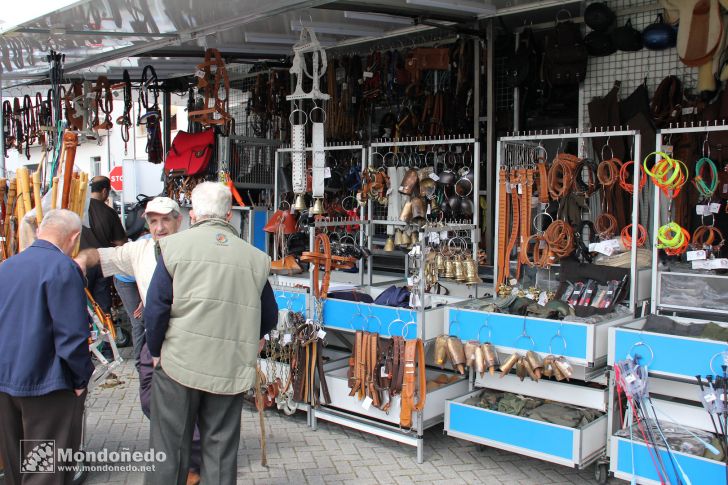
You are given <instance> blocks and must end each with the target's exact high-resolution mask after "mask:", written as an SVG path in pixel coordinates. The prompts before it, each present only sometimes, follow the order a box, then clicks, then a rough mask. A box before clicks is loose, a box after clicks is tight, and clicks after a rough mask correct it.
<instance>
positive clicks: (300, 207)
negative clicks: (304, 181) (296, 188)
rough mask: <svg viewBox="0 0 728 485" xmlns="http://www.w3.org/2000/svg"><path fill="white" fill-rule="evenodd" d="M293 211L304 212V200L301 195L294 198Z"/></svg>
mask: <svg viewBox="0 0 728 485" xmlns="http://www.w3.org/2000/svg"><path fill="white" fill-rule="evenodd" d="M293 210H294V211H299V212H300V211H305V210H306V199H304V198H303V194H298V195H297V196H296V201H295V202H294V203H293Z"/></svg>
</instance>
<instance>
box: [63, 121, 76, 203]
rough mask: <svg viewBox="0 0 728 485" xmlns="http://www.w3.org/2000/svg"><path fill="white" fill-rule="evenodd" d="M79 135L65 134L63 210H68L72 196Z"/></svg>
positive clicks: (67, 131) (68, 132) (70, 132)
mask: <svg viewBox="0 0 728 485" xmlns="http://www.w3.org/2000/svg"><path fill="white" fill-rule="evenodd" d="M77 145H78V135H77V134H76V133H74V132H72V131H69V130H66V132H65V133H63V148H64V152H65V154H66V160H65V163H64V165H63V193H62V194H61V209H68V201H69V198H70V195H71V179H72V178H73V162H74V160H75V159H76V146H77Z"/></svg>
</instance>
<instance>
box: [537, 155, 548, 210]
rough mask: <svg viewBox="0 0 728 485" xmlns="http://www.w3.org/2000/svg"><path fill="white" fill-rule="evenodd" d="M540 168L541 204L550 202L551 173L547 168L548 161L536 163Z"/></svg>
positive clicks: (538, 168)
mask: <svg viewBox="0 0 728 485" xmlns="http://www.w3.org/2000/svg"><path fill="white" fill-rule="evenodd" d="M536 169H537V170H538V201H539V202H540V203H541V204H548V203H549V175H548V170H547V169H546V162H538V163H537V164H536Z"/></svg>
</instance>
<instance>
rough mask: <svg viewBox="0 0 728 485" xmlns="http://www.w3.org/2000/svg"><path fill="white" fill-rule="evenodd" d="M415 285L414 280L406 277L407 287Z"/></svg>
mask: <svg viewBox="0 0 728 485" xmlns="http://www.w3.org/2000/svg"><path fill="white" fill-rule="evenodd" d="M414 285H415V279H414V278H413V277H411V276H408V277H407V286H414Z"/></svg>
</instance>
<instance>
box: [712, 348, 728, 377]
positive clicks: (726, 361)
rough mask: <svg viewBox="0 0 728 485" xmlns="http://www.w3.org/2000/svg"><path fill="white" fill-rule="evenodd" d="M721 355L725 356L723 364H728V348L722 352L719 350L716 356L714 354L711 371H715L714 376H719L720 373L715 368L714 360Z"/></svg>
mask: <svg viewBox="0 0 728 485" xmlns="http://www.w3.org/2000/svg"><path fill="white" fill-rule="evenodd" d="M719 355H722V356H723V364H722V365H728V350H724V351H722V352H718V353H716V354H715V355H714V356H713V357H712V358H711V359H710V371H711V372H712V373H713V375H714V376H717V375H719V374H718V373H717V372H716V371H715V369H714V368H713V361H714V360H715V358H716V357H718V356H719Z"/></svg>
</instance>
